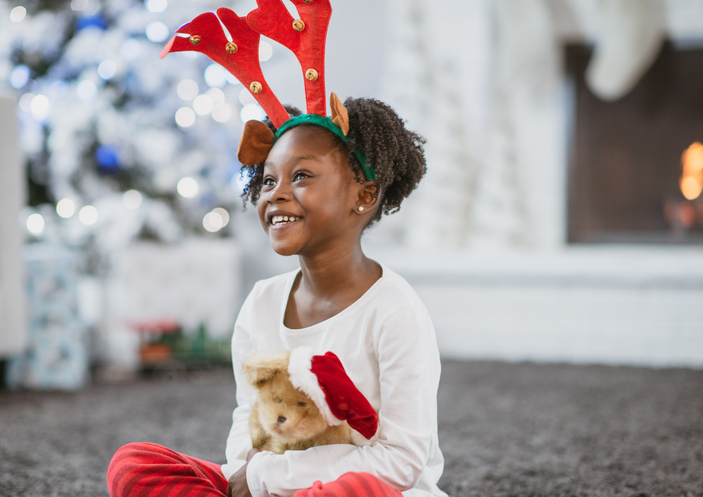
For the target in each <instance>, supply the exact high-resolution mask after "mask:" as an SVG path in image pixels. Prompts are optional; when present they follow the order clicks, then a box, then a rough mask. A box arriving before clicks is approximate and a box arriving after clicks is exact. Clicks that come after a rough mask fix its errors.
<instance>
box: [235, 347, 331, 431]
mask: <svg viewBox="0 0 703 497" xmlns="http://www.w3.org/2000/svg"><path fill="white" fill-rule="evenodd" d="M289 359H290V351H287V352H282V353H280V354H275V355H253V356H251V357H249V358H248V359H247V360H246V361H244V363H243V365H242V369H243V371H244V375H245V377H246V380H247V381H248V382H249V383H250V384H251V385H253V386H254V387H255V388H256V389H257V391H258V399H257V407H258V414H259V420H260V422H261V426H262V428H263V429H264V430H265V431H266V432H268V433H270V434H272V435H274V436H276V437H277V438H278V439H280V440H282V441H284V442H286V443H294V442H297V441H299V440H304V439H308V438H311V437H314V436H316V435H318V434H320V433H322V432H323V431H324V430H326V429H327V428H328V426H329V425H328V424H327V423H326V422H325V420H324V418H323V416H322V414H321V413H320V410H319V409H318V408H317V406H316V405H315V403H314V402H313V401H312V400H311V399H310V397H308V396H307V395H306V394H305V393H303V392H302V391H301V390H299V389H297V388H295V387H294V386H293V384H292V383H291V380H290V374H289V373H288V362H289Z"/></svg>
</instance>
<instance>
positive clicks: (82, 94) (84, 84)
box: [76, 79, 98, 100]
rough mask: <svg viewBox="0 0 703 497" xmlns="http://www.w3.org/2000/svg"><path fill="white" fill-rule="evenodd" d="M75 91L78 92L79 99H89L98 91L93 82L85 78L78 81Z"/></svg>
mask: <svg viewBox="0 0 703 497" xmlns="http://www.w3.org/2000/svg"><path fill="white" fill-rule="evenodd" d="M76 92H77V93H78V98H80V99H81V100H90V99H91V98H93V97H94V96H95V95H96V94H97V93H98V88H97V87H96V86H95V83H93V82H92V81H90V80H87V79H85V80H83V81H81V82H80V83H78V87H77V88H76Z"/></svg>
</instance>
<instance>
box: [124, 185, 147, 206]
mask: <svg viewBox="0 0 703 497" xmlns="http://www.w3.org/2000/svg"><path fill="white" fill-rule="evenodd" d="M142 200H143V199H142V194H141V193H139V192H138V191H137V190H127V191H126V192H124V194H123V195H122V204H123V205H124V206H125V207H127V208H128V209H132V210H134V209H138V208H139V207H140V206H141V205H142Z"/></svg>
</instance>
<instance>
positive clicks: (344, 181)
mask: <svg viewBox="0 0 703 497" xmlns="http://www.w3.org/2000/svg"><path fill="white" fill-rule="evenodd" d="M291 1H292V2H293V4H294V5H295V6H296V8H297V10H298V12H299V14H300V19H296V20H294V19H293V18H292V17H291V16H290V14H289V12H288V11H287V10H286V7H285V6H284V5H283V3H282V2H281V1H280V0H265V1H264V0H257V4H258V8H257V9H255V10H253V11H252V12H250V13H249V14H248V15H247V16H246V17H245V18H244V17H239V16H238V15H236V14H235V13H234V12H232V11H231V10H229V9H218V11H217V13H216V14H215V13H205V14H201V15H200V16H198V17H196V18H195V19H194V20H193V21H192V22H191V23H189V24H186V25H184V26H182V27H181V28H179V29H178V31H177V35H176V36H174V38H173V39H172V40H171V41H170V42H169V43H168V45H167V46H166V48H165V49H164V52H163V53H162V57H163V56H164V55H166V54H167V53H169V52H177V51H186V50H191V51H192V50H194V51H200V52H202V53H205V54H206V55H208V56H209V57H210V58H211V59H213V60H215V61H216V62H218V63H220V64H222V65H223V66H224V67H226V68H227V69H228V70H229V71H230V72H231V73H232V74H234V75H235V76H236V77H237V78H238V79H239V80H240V81H241V82H242V83H243V84H244V86H245V88H248V89H249V90H250V91H251V93H252V95H253V96H254V98H256V99H257V101H258V102H259V103H260V104H261V106H262V107H263V108H264V110H265V111H266V113H267V114H268V116H269V118H270V119H271V121H270V122H268V123H267V124H266V125H265V124H262V123H260V122H258V121H250V122H248V123H247V124H246V126H245V129H244V133H243V134H242V138H241V141H240V148H239V154H238V157H239V159H240V161H241V162H242V164H245V167H246V168H247V169H248V172H249V176H250V178H251V180H250V183H249V185H248V187H247V189H246V191H245V193H244V198H245V200H249V201H251V202H252V203H254V204H256V206H257V210H258V214H259V219H260V221H261V225H262V227H263V228H264V231H265V232H266V233H267V235H268V237H269V239H270V241H271V246H272V247H273V249H274V250H275V251H276V252H277V253H278V254H281V255H297V256H298V259H299V262H300V269H299V270H297V271H294V272H291V273H288V274H283V275H281V276H277V277H274V278H270V279H268V280H264V281H260V282H259V283H257V284H256V285H255V287H254V289H253V290H252V292H251V293H250V295H249V296H248V297H247V299H246V301H245V302H244V304H243V305H242V308H241V310H240V313H239V316H238V318H237V322H236V324H235V330H234V336H233V338H232V356H233V364H234V375H235V380H236V383H237V407H236V409H235V410H234V413H233V416H232V421H233V422H232V428H231V430H230V434H229V437H228V439H227V448H226V455H227V463H226V464H224V465H222V466H221V467H220V466H218V465H216V464H213V463H210V462H207V461H202V460H199V459H195V458H193V457H189V456H186V455H183V454H179V453H177V452H174V451H172V450H170V449H167V448H165V447H161V446H158V445H154V444H144V443H137V444H129V445H126V446H124V447H122V448H121V449H120V450H118V451H117V453H116V454H115V456H114V457H113V459H112V461H111V463H110V467H109V469H108V475H107V478H108V488H109V491H110V495H111V496H112V497H127V496H139V497H146V496H150V497H157V496H158V497H166V496H169V497H176V496H178V497H184V496H193V497H205V496H212V497H215V496H217V497H222V496H224V495H227V496H228V497H230V496H231V497H249V496H251V497H260V496H261V497H263V496H285V497H288V496H293V495H296V496H297V497H312V496H335V497H344V496H349V497H352V496H357V497H372V496H374V497H375V496H379V497H381V496H394V497H399V496H400V495H401V492H402V495H404V496H406V497H429V496H444V495H445V494H444V493H443V492H442V491H441V490H440V489H439V488H438V487H437V481H438V480H439V477H440V476H441V474H442V469H443V457H442V453H441V451H440V449H439V445H438V440H437V438H438V437H437V387H438V383H439V375H440V362H439V354H438V351H437V344H436V340H435V334H434V329H433V327H432V323H431V321H430V318H429V315H428V313H427V310H426V309H425V307H424V305H423V304H422V302H421V301H420V299H419V298H418V296H417V295H416V294H415V292H414V291H413V290H412V288H411V287H410V286H409V285H408V283H407V282H406V281H405V280H403V278H401V277H400V276H399V275H397V274H396V273H394V272H393V271H391V270H390V269H389V268H387V267H386V266H384V265H383V264H381V263H379V262H376V261H373V260H371V259H369V258H368V257H366V255H364V252H363V250H362V248H361V236H362V233H363V232H364V230H365V229H366V228H368V227H369V226H370V225H372V224H373V223H375V222H377V221H378V220H379V219H380V218H381V216H382V215H383V214H388V213H391V212H393V211H395V210H397V209H398V208H399V207H400V204H401V202H402V201H403V199H405V198H406V197H407V196H408V195H409V194H410V192H412V190H414V189H415V187H416V186H417V184H418V182H419V181H420V179H421V178H422V176H423V175H424V173H425V159H424V155H423V143H424V140H423V139H422V138H421V137H420V136H418V135H416V134H415V133H412V132H411V131H408V130H407V129H406V128H405V126H404V124H403V121H402V120H401V119H400V118H399V117H398V116H397V114H396V113H395V112H394V111H393V109H391V108H390V107H388V106H387V105H385V104H383V103H381V102H378V101H376V100H370V99H349V100H347V101H346V102H345V105H342V104H341V102H339V100H338V99H337V97H336V95H334V94H332V98H331V101H330V107H331V109H332V117H331V118H328V117H326V105H325V88H324V71H323V68H324V37H325V36H326V30H327V23H328V22H329V17H330V15H331V7H330V2H329V0H291ZM223 27H225V28H226V29H227V33H225V32H224V31H223ZM262 35H263V36H268V37H269V38H272V39H274V40H276V41H278V42H279V43H281V44H283V45H284V46H286V47H288V48H290V49H291V50H292V51H293V52H294V53H295V54H296V57H297V58H298V60H299V61H300V63H301V67H303V71H304V75H305V87H306V102H307V111H308V114H305V115H300V113H299V111H297V110H294V109H286V108H284V107H283V106H282V105H281V104H280V102H278V100H277V99H275V96H274V95H273V94H272V93H271V91H270V88H269V87H268V85H267V84H266V83H265V81H264V80H263V74H262V73H261V70H260V67H259V55H258V54H259V51H258V43H259V37H260V36H262ZM298 347H308V348H309V349H312V350H313V351H314V353H315V354H320V355H322V354H325V353H326V352H333V353H334V354H336V355H337V356H338V357H339V359H340V360H341V363H342V365H343V367H344V369H345V370H346V374H347V375H348V376H349V378H350V379H351V380H352V381H353V383H354V384H355V385H356V387H357V388H358V390H359V391H360V392H361V393H362V394H363V395H364V396H365V397H366V399H367V400H368V401H369V403H370V404H371V407H372V408H373V410H374V411H375V412H376V413H377V415H378V428H377V431H376V434H375V435H374V436H373V437H372V439H371V440H370V442H369V443H366V444H362V445H359V446H356V445H348V444H334V445H324V446H319V447H312V448H310V449H307V450H289V451H287V452H285V453H283V454H275V453H273V452H268V451H257V450H254V449H252V441H251V437H250V434H249V414H250V412H251V409H252V406H253V404H254V402H255V400H256V391H255V390H254V388H253V387H251V386H249V385H247V384H246V382H245V381H243V372H242V363H243V361H244V360H245V359H246V358H248V357H249V356H250V355H252V354H254V353H273V352H281V351H285V350H291V349H295V348H298Z"/></svg>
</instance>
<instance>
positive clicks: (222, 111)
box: [212, 103, 232, 123]
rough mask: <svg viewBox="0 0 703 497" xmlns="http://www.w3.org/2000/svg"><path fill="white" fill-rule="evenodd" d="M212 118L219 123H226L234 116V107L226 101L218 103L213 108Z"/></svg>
mask: <svg viewBox="0 0 703 497" xmlns="http://www.w3.org/2000/svg"><path fill="white" fill-rule="evenodd" d="M212 118H213V119H214V120H215V121H217V122H218V123H226V122H227V121H229V120H230V119H231V118H232V109H231V108H230V106H229V105H227V104H225V103H222V104H219V105H216V106H215V108H214V109H212Z"/></svg>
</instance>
